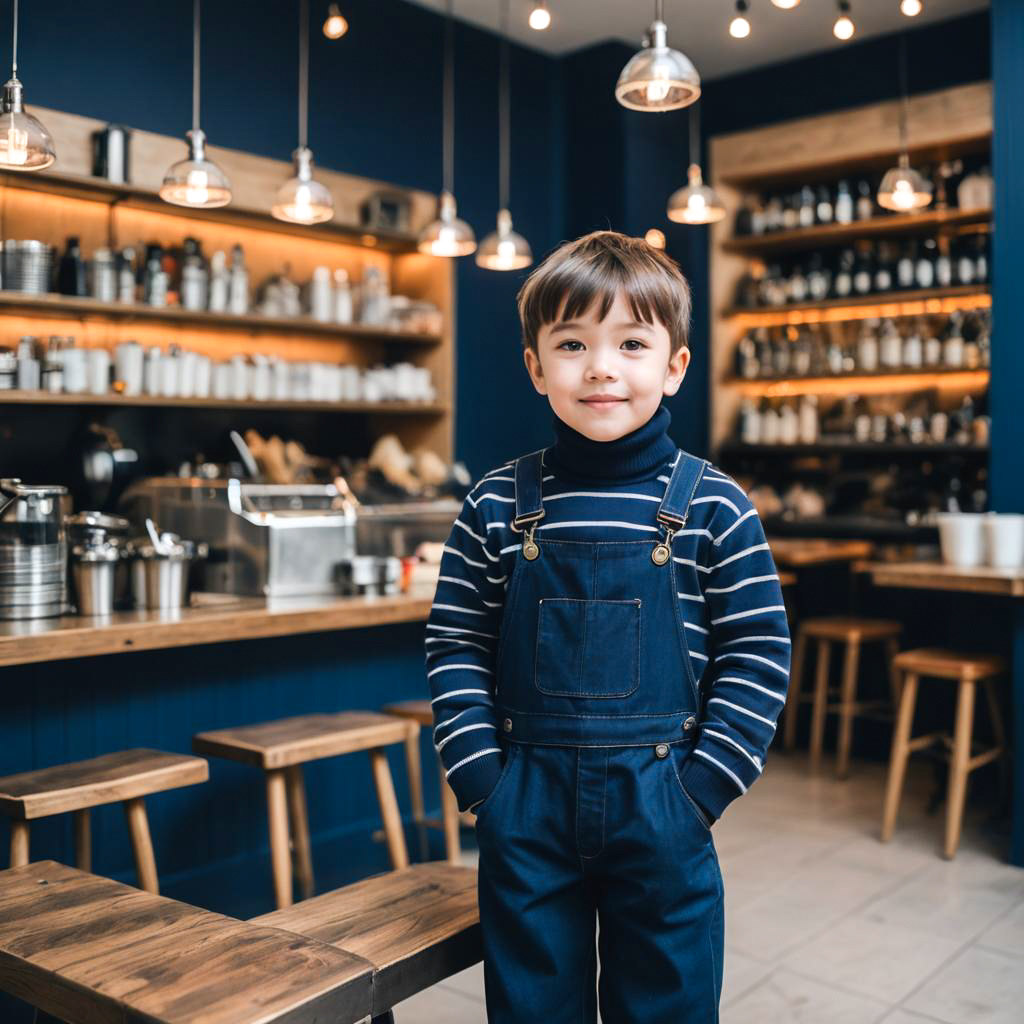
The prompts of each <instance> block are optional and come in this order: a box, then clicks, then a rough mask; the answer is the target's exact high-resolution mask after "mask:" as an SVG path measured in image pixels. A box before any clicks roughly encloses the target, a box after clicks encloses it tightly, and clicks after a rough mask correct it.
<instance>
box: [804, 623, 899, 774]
mask: <svg viewBox="0 0 1024 1024" xmlns="http://www.w3.org/2000/svg"><path fill="white" fill-rule="evenodd" d="M902 630H903V627H902V626H901V624H900V623H899V622H894V621H891V620H889V619H861V618H854V617H851V616H827V617H822V618H816V619H805V620H804V621H803V622H801V623H800V626H799V628H798V629H797V634H796V643H795V645H794V648H793V667H792V672H791V673H790V684H789V693H788V695H787V697H786V728H785V737H784V741H785V747H786V750H792V749H793V747H794V745H795V744H796V720H797V712H798V710H799V707H800V705H801V704H803V703H807V702H808V701H810V702H812V705H813V706H812V711H811V743H810V748H811V768H812V769H814V770H815V771H816V770H817V769H818V768H819V767H820V765H821V751H822V746H823V744H824V739H825V715H826V713H827V712H830V711H834V712H836V713H837V714H838V715H839V736H838V739H837V741H836V776H837V777H838V778H840V779H845V778H846V776H847V775H848V774H849V770H850V743H851V740H852V738H853V720H854V718H855V717H858V716H864V715H865V714H866V713H868V712H872V711H876V710H878V709H882V708H884V709H886V710H887V711H888V712H889V713H891V711H892V709H893V708H894V707H895V706H896V703H897V699H898V686H899V681H898V676H897V674H896V672H895V670H894V668H893V659H894V658H895V656H896V652H897V650H898V644H899V640H898V638H899V635H900V633H901V632H902ZM811 639H814V640H817V644H818V649H817V657H818V661H817V667H816V672H815V677H814V693H813V694H812V695H810V696H808V695H805V694H802V693H801V692H800V690H801V685H802V681H803V672H804V660H805V657H806V653H807V642H808V640H811ZM833 643H840V644H845V645H846V653H845V655H844V658H843V676H842V681H841V683H840V685H839V688H838V689H830V688H829V685H828V670H829V659H830V656H831V653H832V644H833ZM864 643H884V644H885V657H886V661H887V663H888V665H889V689H890V697H891V701H879V700H876V701H858V700H857V673H858V671H859V668H860V649H861V645H862V644H864ZM836 694H838V696H839V699H838V700H837V701H833V702H832V703H829V702H828V698H829V696H834V695H836Z"/></svg>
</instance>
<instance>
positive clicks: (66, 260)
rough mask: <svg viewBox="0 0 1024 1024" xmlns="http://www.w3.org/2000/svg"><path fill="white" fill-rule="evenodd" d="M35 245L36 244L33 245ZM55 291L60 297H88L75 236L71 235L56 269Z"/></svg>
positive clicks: (80, 248) (79, 249)
mask: <svg viewBox="0 0 1024 1024" xmlns="http://www.w3.org/2000/svg"><path fill="white" fill-rule="evenodd" d="M33 244H36V243H33ZM57 291H58V292H60V294H61V295H88V289H87V288H86V281H85V260H84V259H82V246H81V243H80V242H79V240H78V236H77V235H71V236H70V237H69V238H68V240H67V244H66V245H65V248H64V255H63V256H61V258H60V264H59V265H58V267H57Z"/></svg>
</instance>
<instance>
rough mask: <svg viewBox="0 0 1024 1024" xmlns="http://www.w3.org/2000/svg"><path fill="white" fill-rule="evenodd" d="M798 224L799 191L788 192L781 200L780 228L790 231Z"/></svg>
mask: <svg viewBox="0 0 1024 1024" xmlns="http://www.w3.org/2000/svg"><path fill="white" fill-rule="evenodd" d="M799 226H800V193H799V192H788V193H787V194H786V197H785V198H784V199H783V200H782V230H783V231H792V230H794V229H795V228H798V227H799Z"/></svg>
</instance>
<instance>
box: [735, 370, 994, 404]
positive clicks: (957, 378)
mask: <svg viewBox="0 0 1024 1024" xmlns="http://www.w3.org/2000/svg"><path fill="white" fill-rule="evenodd" d="M988 382H989V371H988V370H921V371H914V372H892V373H849V374H836V375H835V376H830V377H787V378H784V379H775V380H772V379H756V380H746V379H740V378H736V377H733V378H727V379H726V380H725V381H723V383H724V384H725V385H726V386H728V387H734V388H736V389H738V390H739V391H740V392H741V393H742V394H744V395H758V396H760V395H763V396H765V397H766V398H785V397H788V396H790V395H821V394H831V393H835V394H846V393H848V392H851V391H855V392H858V393H860V394H893V393H896V392H908V391H928V390H931V389H932V388H947V389H950V390H962V391H982V390H984V389H985V388H986V387H988Z"/></svg>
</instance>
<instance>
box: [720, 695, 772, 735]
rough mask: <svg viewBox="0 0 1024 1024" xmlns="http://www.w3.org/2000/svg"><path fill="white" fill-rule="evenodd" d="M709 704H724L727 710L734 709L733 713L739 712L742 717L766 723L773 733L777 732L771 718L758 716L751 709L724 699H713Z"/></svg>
mask: <svg viewBox="0 0 1024 1024" xmlns="http://www.w3.org/2000/svg"><path fill="white" fill-rule="evenodd" d="M708 704H724V705H725V706H726V707H727V708H732V709H733V711H738V712H739V713H740V714H741V715H747V716H749V717H750V718H756V719H757V720H758V721H759V722H764V724H765V725H767V726H769V727H770V728H771V730H772V732H775V723H774V722H773V721H772V720H771V719H770V718H765V717H764V715H757V714H755V713H754V712H753V711H751V710H750V708H745V707H741V706H740V705H739V704H733V702H732V701H731V700H726V699H725V698H724V697H712V698H711V700H709V701H708Z"/></svg>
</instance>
